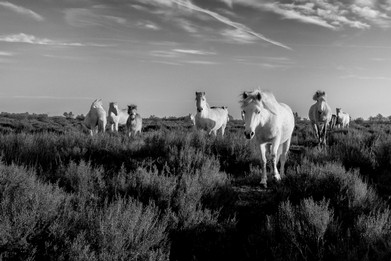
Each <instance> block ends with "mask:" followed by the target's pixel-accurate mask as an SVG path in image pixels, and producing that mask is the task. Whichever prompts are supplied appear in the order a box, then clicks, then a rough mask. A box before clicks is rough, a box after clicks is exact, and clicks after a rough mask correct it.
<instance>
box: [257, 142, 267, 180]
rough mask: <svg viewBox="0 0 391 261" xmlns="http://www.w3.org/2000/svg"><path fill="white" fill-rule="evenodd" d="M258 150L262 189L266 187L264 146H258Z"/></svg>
mask: <svg viewBox="0 0 391 261" xmlns="http://www.w3.org/2000/svg"><path fill="white" fill-rule="evenodd" d="M259 149H260V150H261V165H262V173H261V186H263V187H264V188H266V187H267V185H266V183H267V174H266V163H267V160H266V144H261V145H259Z"/></svg>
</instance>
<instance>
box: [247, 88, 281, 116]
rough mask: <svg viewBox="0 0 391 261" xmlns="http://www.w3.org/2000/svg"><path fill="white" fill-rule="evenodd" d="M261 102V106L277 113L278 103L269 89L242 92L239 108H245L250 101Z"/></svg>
mask: <svg viewBox="0 0 391 261" xmlns="http://www.w3.org/2000/svg"><path fill="white" fill-rule="evenodd" d="M253 102H255V103H262V104H263V106H264V107H265V108H266V109H267V110H269V111H270V112H271V113H273V114H277V107H278V105H279V103H278V102H277V100H276V98H275V97H274V95H273V93H271V92H270V91H267V90H266V91H261V90H254V91H252V92H243V94H242V99H241V101H240V103H241V109H244V108H246V107H247V106H248V105H249V104H251V103H253Z"/></svg>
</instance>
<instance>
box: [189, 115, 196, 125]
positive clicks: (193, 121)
mask: <svg viewBox="0 0 391 261" xmlns="http://www.w3.org/2000/svg"><path fill="white" fill-rule="evenodd" d="M189 119H190V121H191V124H192V125H193V126H195V125H196V123H195V114H193V113H189Z"/></svg>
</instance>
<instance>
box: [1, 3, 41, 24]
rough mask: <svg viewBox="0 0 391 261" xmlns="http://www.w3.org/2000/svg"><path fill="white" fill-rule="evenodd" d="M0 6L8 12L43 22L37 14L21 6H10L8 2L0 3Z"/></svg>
mask: <svg viewBox="0 0 391 261" xmlns="http://www.w3.org/2000/svg"><path fill="white" fill-rule="evenodd" d="M0 6H2V7H4V8H7V9H8V10H11V11H13V12H16V13H18V14H22V15H26V16H28V17H30V18H32V19H34V20H36V21H43V20H44V18H43V17H42V16H41V15H39V14H37V13H36V12H34V11H32V10H30V9H27V8H24V7H22V6H18V5H15V4H12V3H10V2H3V1H1V2H0Z"/></svg>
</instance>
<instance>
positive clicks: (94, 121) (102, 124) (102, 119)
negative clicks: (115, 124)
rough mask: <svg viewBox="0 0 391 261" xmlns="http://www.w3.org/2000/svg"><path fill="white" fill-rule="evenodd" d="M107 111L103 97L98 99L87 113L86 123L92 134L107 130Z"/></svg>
mask: <svg viewBox="0 0 391 261" xmlns="http://www.w3.org/2000/svg"><path fill="white" fill-rule="evenodd" d="M106 123H107V119H106V111H105V109H104V108H103V102H102V99H96V100H95V101H94V102H93V103H92V104H91V107H90V110H89V112H88V113H87V115H86V117H85V119H84V124H85V125H86V126H87V128H88V129H89V130H90V134H91V136H93V135H94V134H96V133H98V132H105V130H106Z"/></svg>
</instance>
